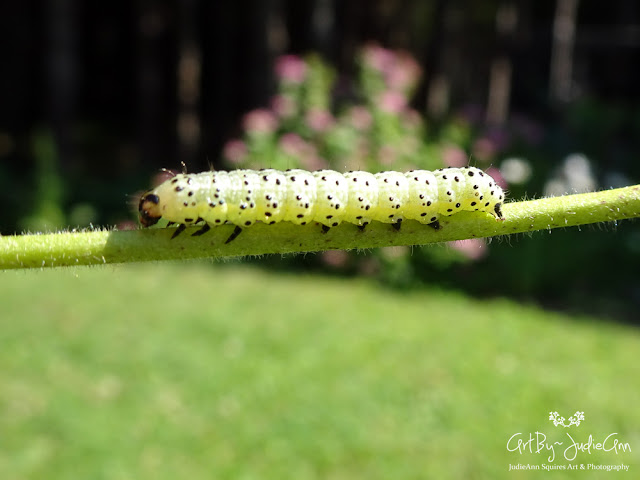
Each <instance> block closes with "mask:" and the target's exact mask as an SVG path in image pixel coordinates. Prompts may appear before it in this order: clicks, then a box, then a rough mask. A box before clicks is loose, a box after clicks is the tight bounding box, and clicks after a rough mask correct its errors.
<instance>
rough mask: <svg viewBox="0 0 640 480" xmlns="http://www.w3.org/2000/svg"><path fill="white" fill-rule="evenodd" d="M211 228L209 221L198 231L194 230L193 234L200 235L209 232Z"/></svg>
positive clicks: (193, 235) (194, 235)
mask: <svg viewBox="0 0 640 480" xmlns="http://www.w3.org/2000/svg"><path fill="white" fill-rule="evenodd" d="M209 230H211V227H210V226H209V224H208V223H205V224H204V225H203V226H202V228H201V229H200V230H198V231H197V232H193V233H192V234H191V236H192V237H199V236H200V235H202V234H205V233H207V232H208V231H209Z"/></svg>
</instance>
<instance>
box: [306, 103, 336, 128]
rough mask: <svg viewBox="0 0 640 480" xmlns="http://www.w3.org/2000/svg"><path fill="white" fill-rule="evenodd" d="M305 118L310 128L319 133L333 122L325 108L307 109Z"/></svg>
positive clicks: (331, 116)
mask: <svg viewBox="0 0 640 480" xmlns="http://www.w3.org/2000/svg"><path fill="white" fill-rule="evenodd" d="M305 120H306V122H307V125H308V126H309V128H311V130H313V131H315V132H319V133H322V132H326V131H327V130H329V129H330V128H331V127H332V126H333V124H334V123H335V120H334V118H333V115H331V112H329V111H327V110H320V109H318V108H314V109H312V110H309V111H308V112H307V114H306V115H305Z"/></svg>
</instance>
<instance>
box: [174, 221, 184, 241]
mask: <svg viewBox="0 0 640 480" xmlns="http://www.w3.org/2000/svg"><path fill="white" fill-rule="evenodd" d="M185 228H187V226H186V225H185V224H184V223H181V224H180V225H178V228H176V231H175V232H173V235H171V240H173V239H174V238H176V237H177V236H178V235H180V234H181V233H182V232H184V229H185Z"/></svg>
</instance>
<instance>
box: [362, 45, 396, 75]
mask: <svg viewBox="0 0 640 480" xmlns="http://www.w3.org/2000/svg"><path fill="white" fill-rule="evenodd" d="M362 59H363V61H364V63H365V64H367V65H368V66H369V67H371V68H373V69H374V70H377V71H379V72H381V73H384V72H385V71H387V70H388V68H389V66H390V65H391V64H392V63H393V60H394V53H393V52H392V51H391V50H388V49H386V48H382V47H381V46H380V45H378V44H375V43H371V44H369V45H367V46H365V47H364V48H363V49H362Z"/></svg>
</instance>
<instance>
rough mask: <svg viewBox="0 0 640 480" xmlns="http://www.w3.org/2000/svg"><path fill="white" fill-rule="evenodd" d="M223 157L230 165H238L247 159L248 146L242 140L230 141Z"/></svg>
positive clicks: (225, 147)
mask: <svg viewBox="0 0 640 480" xmlns="http://www.w3.org/2000/svg"><path fill="white" fill-rule="evenodd" d="M222 155H223V156H224V158H225V159H226V160H227V161H228V162H229V163H231V164H234V165H237V164H239V163H242V162H243V161H244V160H245V159H246V158H247V146H246V144H245V143H244V142H243V141H242V140H229V141H228V142H227V143H226V144H225V146H224V148H223V150H222Z"/></svg>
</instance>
